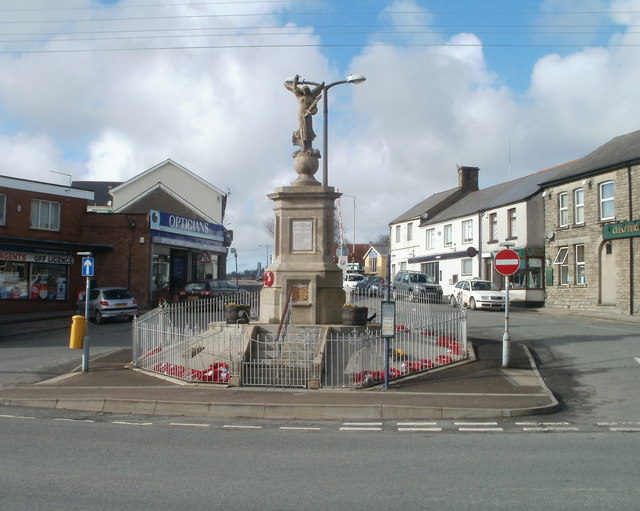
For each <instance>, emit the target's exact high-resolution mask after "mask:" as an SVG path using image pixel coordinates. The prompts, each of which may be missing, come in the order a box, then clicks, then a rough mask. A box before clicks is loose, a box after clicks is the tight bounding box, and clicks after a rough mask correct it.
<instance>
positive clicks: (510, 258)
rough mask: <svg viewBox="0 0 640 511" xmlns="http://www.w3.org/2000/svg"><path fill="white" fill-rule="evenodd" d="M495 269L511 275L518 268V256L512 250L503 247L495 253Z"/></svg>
mask: <svg viewBox="0 0 640 511" xmlns="http://www.w3.org/2000/svg"><path fill="white" fill-rule="evenodd" d="M494 264H495V266H496V270H497V271H498V273H501V274H502V275H513V274H514V273H515V272H517V271H518V268H520V256H518V254H517V253H515V252H514V251H513V250H510V249H505V250H501V251H500V252H498V253H497V254H496V259H495V261H494Z"/></svg>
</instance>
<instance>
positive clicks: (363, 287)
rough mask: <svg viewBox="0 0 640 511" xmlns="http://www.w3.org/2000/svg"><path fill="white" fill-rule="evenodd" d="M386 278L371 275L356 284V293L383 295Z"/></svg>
mask: <svg viewBox="0 0 640 511" xmlns="http://www.w3.org/2000/svg"><path fill="white" fill-rule="evenodd" d="M383 290H384V279H383V278H382V277H375V276H372V275H369V276H367V277H365V278H363V279H362V280H360V281H359V282H358V283H357V284H356V293H357V294H359V295H370V296H382V291H383Z"/></svg>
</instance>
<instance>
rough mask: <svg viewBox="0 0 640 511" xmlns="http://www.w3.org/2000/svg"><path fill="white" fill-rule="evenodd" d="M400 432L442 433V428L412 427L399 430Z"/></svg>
mask: <svg viewBox="0 0 640 511" xmlns="http://www.w3.org/2000/svg"><path fill="white" fill-rule="evenodd" d="M398 431H413V432H427V433H429V432H431V433H439V432H440V431H442V428H435V427H434V428H426V427H411V428H398Z"/></svg>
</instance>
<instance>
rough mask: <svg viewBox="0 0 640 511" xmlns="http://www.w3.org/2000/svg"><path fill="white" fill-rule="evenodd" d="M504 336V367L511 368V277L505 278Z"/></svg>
mask: <svg viewBox="0 0 640 511" xmlns="http://www.w3.org/2000/svg"><path fill="white" fill-rule="evenodd" d="M504 291H505V297H504V334H503V335H502V367H509V357H510V352H511V337H509V275H506V276H505V285H504Z"/></svg>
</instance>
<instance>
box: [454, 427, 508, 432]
mask: <svg viewBox="0 0 640 511" xmlns="http://www.w3.org/2000/svg"><path fill="white" fill-rule="evenodd" d="M458 431H463V432H466V433H469V432H474V433H477V432H479V431H483V432H484V431H488V432H490V433H491V432H493V433H497V432H500V431H504V429H502V428H458Z"/></svg>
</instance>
